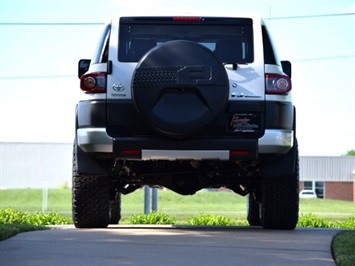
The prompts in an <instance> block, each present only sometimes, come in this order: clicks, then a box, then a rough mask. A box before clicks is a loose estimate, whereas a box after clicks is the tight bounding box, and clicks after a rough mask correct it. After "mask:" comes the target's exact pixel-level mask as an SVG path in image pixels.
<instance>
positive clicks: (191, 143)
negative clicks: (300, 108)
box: [72, 16, 299, 229]
mask: <svg viewBox="0 0 355 266" xmlns="http://www.w3.org/2000/svg"><path fill="white" fill-rule="evenodd" d="M78 72H79V73H78V75H79V78H80V88H81V90H82V91H83V92H84V93H83V98H82V100H81V101H80V102H79V103H78V104H77V107H76V132H75V142H74V150H73V191H72V193H73V198H72V203H73V220H74V224H75V226H76V227H78V228H97V227H107V226H108V224H110V223H118V222H119V220H120V200H121V194H128V193H131V192H133V191H135V190H136V189H139V188H141V187H142V186H145V185H147V186H160V187H166V188H168V189H170V190H173V191H175V192H177V193H179V194H182V195H192V194H194V193H195V192H197V191H198V190H200V189H203V188H220V187H224V188H228V189H230V190H232V191H234V192H235V193H237V194H240V195H243V196H246V195H248V197H247V203H248V212H247V220H248V222H249V224H250V225H261V226H263V227H264V228H272V229H294V228H295V226H296V224H297V220H298V203H299V194H298V172H299V171H298V148H297V140H296V120H295V116H296V112H295V107H294V106H293V104H292V101H291V64H290V62H288V61H279V59H278V58H277V55H276V53H275V49H274V47H273V43H272V41H271V38H270V36H269V34H268V31H267V28H266V26H265V25H264V23H263V21H262V20H261V19H260V18H259V19H257V18H254V17H216V16H171V17H170V16H159V17H154V16H136V17H135V16H133V17H117V18H114V19H113V20H112V21H111V22H110V23H108V24H107V25H106V26H105V28H104V30H103V33H102V36H101V38H100V40H99V43H98V46H97V49H96V52H95V55H94V57H93V58H92V59H91V60H87V59H83V60H80V61H79V69H78Z"/></svg>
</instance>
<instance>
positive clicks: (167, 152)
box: [77, 128, 294, 160]
mask: <svg viewBox="0 0 355 266" xmlns="http://www.w3.org/2000/svg"><path fill="white" fill-rule="evenodd" d="M77 143H78V145H79V147H80V148H82V149H83V150H84V151H85V152H89V153H114V155H115V157H116V158H118V159H130V158H132V159H138V158H137V156H140V159H142V160H177V159H194V160H203V159H220V160H229V159H253V158H256V157H257V154H283V153H286V152H288V151H289V150H290V149H291V148H292V147H293V144H294V132H293V130H286V129H267V130H265V134H264V136H263V137H261V138H259V139H233V138H223V139H218V138H213V139H202V140H201V139H196V140H193V139H191V140H167V139H164V138H157V139H148V138H111V137H110V136H109V135H108V134H107V133H106V129H105V128H80V129H78V130H77ZM123 150H131V151H133V150H140V151H141V153H140V154H139V155H137V153H135V154H133V153H132V154H131V155H129V154H127V153H126V154H122V151H123ZM231 150H232V151H236V152H235V153H234V155H231V153H230V151H231ZM243 151H245V152H248V154H246V153H245V154H242V153H243ZM238 152H239V154H238Z"/></svg>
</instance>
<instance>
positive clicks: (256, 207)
mask: <svg viewBox="0 0 355 266" xmlns="http://www.w3.org/2000/svg"><path fill="white" fill-rule="evenodd" d="M247 212H248V213H247V221H248V223H249V225H250V226H260V225H261V224H260V204H259V203H258V202H257V201H256V199H255V198H254V195H252V194H251V193H249V194H248V196H247Z"/></svg>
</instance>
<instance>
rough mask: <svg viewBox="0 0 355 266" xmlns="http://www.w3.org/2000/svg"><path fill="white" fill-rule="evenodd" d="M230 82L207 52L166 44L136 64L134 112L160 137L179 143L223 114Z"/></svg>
mask: <svg viewBox="0 0 355 266" xmlns="http://www.w3.org/2000/svg"><path fill="white" fill-rule="evenodd" d="M228 94H229V80H228V76H227V73H226V70H225V68H224V66H223V64H222V63H221V62H220V60H219V59H218V58H217V57H216V56H215V55H214V54H213V52H212V51H210V50H209V49H207V48H206V47H204V46H202V45H200V44H197V43H194V42H189V41H170V42H166V43H164V44H162V45H160V46H157V47H156V48H153V49H152V50H150V51H149V52H148V53H147V54H146V55H145V56H144V57H143V58H142V59H141V61H140V62H139V63H138V65H137V68H136V70H135V72H134V76H133V83H132V96H133V101H134V104H135V107H136V109H137V111H138V112H139V113H140V114H141V116H142V117H143V119H144V120H145V121H146V122H147V124H148V125H149V126H150V127H152V128H153V129H154V130H155V131H157V132H159V133H160V134H162V135H165V136H168V137H172V138H183V137H187V136H190V135H193V134H195V133H197V132H199V131H201V130H202V129H203V128H204V127H205V126H207V125H209V124H210V123H211V122H212V121H213V120H214V119H215V118H216V117H217V116H218V115H219V114H220V113H221V112H222V111H223V110H224V108H225V106H226V104H227V102H228Z"/></svg>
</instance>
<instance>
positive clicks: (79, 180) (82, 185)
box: [72, 144, 110, 228]
mask: <svg viewBox="0 0 355 266" xmlns="http://www.w3.org/2000/svg"><path fill="white" fill-rule="evenodd" d="M76 162H77V158H76V144H74V152H73V180H72V181H73V187H72V215H73V222H74V225H75V227H77V228H105V227H107V226H108V224H109V221H110V217H109V214H110V201H109V180H108V177H107V176H91V175H81V174H79V173H78V171H77V165H76Z"/></svg>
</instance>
